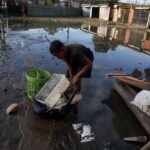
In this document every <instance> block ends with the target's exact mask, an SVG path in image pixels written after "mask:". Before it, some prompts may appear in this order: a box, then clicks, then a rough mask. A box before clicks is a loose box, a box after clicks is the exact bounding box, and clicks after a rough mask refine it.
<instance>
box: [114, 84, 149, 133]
mask: <svg viewBox="0 0 150 150" xmlns="http://www.w3.org/2000/svg"><path fill="white" fill-rule="evenodd" d="M114 88H115V90H116V91H117V92H118V93H119V94H120V96H121V97H122V98H123V100H124V101H125V103H126V104H127V106H128V108H129V109H130V110H131V111H132V112H133V114H134V115H135V116H136V118H137V119H138V121H139V122H140V124H141V125H142V126H143V128H144V129H145V131H146V132H147V133H148V135H150V117H149V116H148V115H146V114H145V113H144V112H142V111H141V110H140V109H139V108H137V107H136V106H134V105H132V104H130V102H131V101H132V100H133V99H134V97H135V95H136V94H137V93H136V91H134V89H133V88H132V87H131V86H129V85H127V84H125V83H122V82H116V83H115V84H114Z"/></svg>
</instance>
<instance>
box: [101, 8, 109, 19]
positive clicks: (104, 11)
mask: <svg viewBox="0 0 150 150" xmlns="http://www.w3.org/2000/svg"><path fill="white" fill-rule="evenodd" d="M109 12H110V7H107V6H101V7H100V14H99V18H100V19H102V20H105V21H108V20H109Z"/></svg>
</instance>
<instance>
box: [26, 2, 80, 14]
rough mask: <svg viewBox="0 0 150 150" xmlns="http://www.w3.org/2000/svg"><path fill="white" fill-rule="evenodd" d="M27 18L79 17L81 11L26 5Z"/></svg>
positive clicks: (78, 9) (77, 9)
mask: <svg viewBox="0 0 150 150" xmlns="http://www.w3.org/2000/svg"><path fill="white" fill-rule="evenodd" d="M28 16H39V17H79V16H82V9H80V8H63V7H48V6H39V5H28Z"/></svg>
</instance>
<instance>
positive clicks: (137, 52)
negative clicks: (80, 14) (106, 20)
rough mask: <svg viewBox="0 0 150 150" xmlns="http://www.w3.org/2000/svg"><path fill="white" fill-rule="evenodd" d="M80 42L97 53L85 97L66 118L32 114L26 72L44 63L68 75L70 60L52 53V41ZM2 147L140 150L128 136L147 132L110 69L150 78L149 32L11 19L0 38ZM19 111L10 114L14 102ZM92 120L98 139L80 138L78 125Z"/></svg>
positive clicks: (46, 67) (84, 84) (85, 84)
mask: <svg viewBox="0 0 150 150" xmlns="http://www.w3.org/2000/svg"><path fill="white" fill-rule="evenodd" d="M45 36H46V37H48V39H49V40H50V41H53V40H55V39H59V40H61V41H62V42H64V43H65V44H72V43H79V44H83V45H85V46H87V47H89V48H90V49H91V50H92V51H93V53H94V57H95V59H94V62H93V70H92V77H91V78H89V79H83V80H82V88H81V94H82V96H83V99H82V101H80V102H79V103H78V104H77V107H76V109H75V110H73V111H71V112H69V113H68V115H67V116H65V117H63V118H57V119H53V118H49V119H48V118H44V117H40V116H37V115H36V114H34V113H33V111H32V107H31V103H30V101H29V100H27V96H26V90H25V89H26V87H25V85H26V84H25V75H24V74H25V71H26V70H28V69H33V68H39V69H44V70H48V71H49V72H50V73H60V74H64V73H65V72H66V68H67V66H66V64H65V63H64V62H63V61H61V60H58V59H57V58H55V57H53V56H52V55H50V53H49V42H48V40H47V39H46V37H45ZM0 46H1V47H0V133H1V136H0V150H37V149H39V150H127V149H128V150H138V149H139V148H140V147H141V146H142V145H140V144H137V143H130V142H125V141H123V138H124V137H128V136H141V135H146V133H145V131H144V130H143V128H142V127H141V126H140V125H139V123H138V121H137V120H136V118H135V117H134V115H133V114H132V113H131V112H130V111H129V109H128V108H127V107H126V104H125V103H124V102H123V100H122V98H121V97H120V96H119V95H118V94H117V93H116V91H115V90H114V88H113V84H114V82H115V80H113V79H112V78H109V77H107V76H106V73H108V72H119V73H127V74H132V75H133V76H134V77H137V78H139V79H145V80H149V81H150V55H149V53H150V33H146V32H144V31H139V30H129V29H125V28H115V27H114V26H100V27H94V26H90V25H82V24H70V25H69V24H68V25H66V24H62V23H60V24H59V23H56V22H47V23H42V22H35V21H33V22H28V21H24V22H23V21H9V22H8V28H7V30H6V34H5V38H4V39H1V43H0ZM14 102H17V103H19V112H18V113H16V114H14V115H7V114H6V112H5V110H6V108H7V106H8V105H9V104H11V103H14ZM79 123H82V125H89V126H90V127H91V131H92V134H93V137H94V140H91V141H89V142H81V136H80V135H79V134H77V133H76V131H75V129H74V128H73V124H79Z"/></svg>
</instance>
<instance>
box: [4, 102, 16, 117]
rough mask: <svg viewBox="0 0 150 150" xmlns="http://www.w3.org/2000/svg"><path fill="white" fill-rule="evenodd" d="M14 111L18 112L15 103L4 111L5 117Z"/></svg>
mask: <svg viewBox="0 0 150 150" xmlns="http://www.w3.org/2000/svg"><path fill="white" fill-rule="evenodd" d="M16 111H18V104H17V103H13V104H11V105H9V106H8V107H7V109H6V113H7V115H9V114H11V113H14V112H16Z"/></svg>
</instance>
